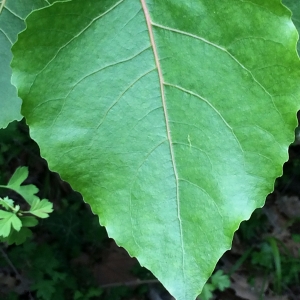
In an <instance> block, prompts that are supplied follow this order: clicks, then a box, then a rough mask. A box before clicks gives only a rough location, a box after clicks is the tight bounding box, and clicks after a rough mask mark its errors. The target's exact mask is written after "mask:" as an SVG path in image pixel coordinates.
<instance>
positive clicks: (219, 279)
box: [197, 270, 230, 300]
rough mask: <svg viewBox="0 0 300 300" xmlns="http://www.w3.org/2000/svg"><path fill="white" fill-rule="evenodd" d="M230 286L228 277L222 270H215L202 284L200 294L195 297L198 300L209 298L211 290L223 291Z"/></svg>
mask: <svg viewBox="0 0 300 300" xmlns="http://www.w3.org/2000/svg"><path fill="white" fill-rule="evenodd" d="M229 287H230V278H229V276H228V275H226V274H224V272H223V271H222V270H218V271H217V272H215V273H214V274H213V275H212V276H211V277H210V279H209V280H208V282H207V283H206V284H205V285H204V287H203V290H202V293H201V295H200V296H199V297H198V298H197V299H198V300H211V299H212V297H213V292H214V291H216V290H219V291H224V290H225V289H227V288H229Z"/></svg>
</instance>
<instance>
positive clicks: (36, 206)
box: [29, 198, 53, 219]
mask: <svg viewBox="0 0 300 300" xmlns="http://www.w3.org/2000/svg"><path fill="white" fill-rule="evenodd" d="M29 212H30V213H32V214H33V215H35V216H37V217H40V218H42V219H44V218H48V217H49V215H48V214H49V213H51V212H53V204H52V203H51V202H49V201H48V200H47V199H42V200H40V199H38V198H37V199H34V201H33V202H32V204H31V209H30V211H29Z"/></svg>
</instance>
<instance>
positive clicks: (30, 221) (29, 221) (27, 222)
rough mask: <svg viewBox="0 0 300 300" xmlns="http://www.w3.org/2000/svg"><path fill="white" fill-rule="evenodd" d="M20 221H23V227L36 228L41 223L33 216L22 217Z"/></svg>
mask: <svg viewBox="0 0 300 300" xmlns="http://www.w3.org/2000/svg"><path fill="white" fill-rule="evenodd" d="M20 219H21V221H22V226H23V227H34V226H36V225H37V224H38V223H39V221H38V220H37V219H36V218H35V217H31V216H28V217H27V216H26V217H21V218H20Z"/></svg>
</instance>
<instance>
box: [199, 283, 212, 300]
mask: <svg viewBox="0 0 300 300" xmlns="http://www.w3.org/2000/svg"><path fill="white" fill-rule="evenodd" d="M214 290H215V287H214V286H213V285H212V284H211V283H207V284H205V286H204V287H203V290H202V293H201V295H200V299H201V300H210V299H212V297H213V294H212V293H213V292H214Z"/></svg>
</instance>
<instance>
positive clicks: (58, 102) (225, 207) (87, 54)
mask: <svg viewBox="0 0 300 300" xmlns="http://www.w3.org/2000/svg"><path fill="white" fill-rule="evenodd" d="M86 3H90V2H88V1H87V2H86ZM142 4H144V6H143V5H142ZM145 5H146V6H145ZM165 5H168V6H165ZM191 5H192V8H191ZM91 7H92V8H91ZM142 7H144V11H143V10H141V8H142ZM70 9H72V11H73V12H74V13H75V14H76V15H78V19H76V26H74V23H72V20H69V19H67V20H66V18H68V14H67V13H66V12H69V11H70ZM146 10H147V12H146ZM208 11H209V12H210V13H207V12H208ZM249 11H250V12H251V13H250V14H249ZM161 12H164V14H162V13H161ZM55 14H56V15H57V16H60V17H61V18H62V16H63V18H62V19H61V20H59V17H58V19H57V23H56V26H57V28H53V24H52V22H51V20H52V19H51V18H52V17H53V15H55ZM83 15H84V18H83V17H82V16H83ZM145 15H146V16H149V18H150V19H149V20H148V23H147V22H146V21H147V20H145ZM249 15H251V17H250V18H248V16H249ZM49 16H51V18H49ZM146 19H147V18H146ZM116 20H118V21H117V22H116ZM199 20H201V22H199ZM227 20H230V23H229V22H227ZM241 20H247V21H248V23H243V22H241ZM261 20H266V23H262V21H261ZM258 21H259V22H258ZM68 22H70V23H71V24H72V26H70V27H68V28H67V30H68V34H66V33H65V32H64V33H60V34H57V31H58V29H59V28H61V27H62V26H65V24H66V23H68ZM222 22H223V23H225V24H226V26H221V25H220V24H221V23H222ZM50 23H51V25H50ZM27 24H28V32H37V33H38V35H37V36H35V37H32V35H31V36H30V33H28V32H27V33H26V32H24V34H23V35H21V36H20V39H19V42H18V44H17V45H16V47H14V54H15V56H16V58H18V57H19V60H20V58H21V57H22V58H23V57H24V56H26V57H27V59H26V61H27V62H28V65H26V78H25V76H24V74H23V73H24V71H23V70H21V68H20V67H19V66H18V63H17V62H18V59H16V60H15V62H14V63H13V66H14V72H15V73H14V80H15V82H16V84H17V85H18V87H19V91H20V95H22V98H23V100H24V107H23V109H24V110H23V112H24V114H25V115H26V117H27V120H28V123H29V125H30V127H31V133H32V136H33V138H34V139H36V140H37V141H38V142H39V144H40V146H41V151H42V155H43V156H44V157H46V158H47V160H48V162H49V166H50V168H51V169H53V170H56V171H58V172H59V173H60V175H61V176H62V177H63V178H64V179H66V180H67V181H69V182H70V183H71V184H72V186H73V188H75V189H77V190H79V191H80V192H81V193H82V194H83V196H84V198H85V199H86V201H87V202H89V203H90V204H91V206H92V208H93V211H94V212H95V213H97V214H98V215H99V216H100V220H101V223H102V224H103V225H105V226H106V227H107V231H108V233H109V235H110V236H112V237H114V238H115V239H116V241H117V243H118V244H119V245H121V246H123V247H125V248H126V249H127V250H128V251H129V253H130V254H131V255H133V256H136V257H137V258H138V259H139V261H140V263H141V264H142V265H145V266H146V267H148V268H149V269H150V270H151V271H152V272H153V273H154V274H155V275H156V276H157V277H158V278H159V279H160V280H161V281H162V282H163V284H164V285H165V286H166V287H167V289H168V290H169V291H170V292H171V293H172V294H173V295H176V298H177V299H192V298H195V297H196V295H197V294H198V293H200V291H201V288H202V286H203V285H204V283H205V281H206V280H207V279H208V277H209V276H210V275H211V272H212V271H213V268H214V266H215V263H216V262H217V260H218V259H219V258H220V256H221V255H222V254H223V252H224V251H226V250H227V249H229V248H230V243H231V239H232V235H233V232H234V231H235V230H236V229H237V227H238V226H239V223H240V222H241V221H242V220H243V219H247V218H249V216H250V214H251V212H252V211H253V210H254V209H255V208H256V207H259V206H262V205H263V202H264V199H265V196H266V195H267V194H268V193H269V192H270V191H271V190H272V188H273V181H274V179H275V178H276V177H277V176H279V175H280V173H281V167H282V163H283V162H284V161H285V160H286V159H287V147H288V144H289V143H290V142H291V141H292V138H293V130H294V127H295V125H296V122H295V121H296V120H295V112H296V110H297V108H298V104H297V103H296V101H295V98H297V97H298V96H299V95H300V93H299V88H298V85H297V81H298V80H299V71H298V69H299V60H298V58H297V57H295V56H293V55H294V54H292V52H293V51H292V49H293V47H295V44H296V31H295V30H294V29H293V28H292V25H291V22H290V19H289V16H288V15H287V12H286V11H285V10H284V8H283V7H282V5H281V4H280V1H275V2H274V1H265V2H264V3H263V4H262V5H261V6H258V5H257V3H256V1H254V0H253V1H248V2H247V3H240V2H239V1H233V0H232V1H228V2H226V3H223V2H221V1H218V3H217V4H216V3H211V1H191V2H189V3H186V2H184V1H174V2H172V3H170V2H168V3H167V2H162V1H147V3H146V2H139V1H114V2H111V1H103V2H101V4H100V3H98V4H95V3H93V5H91V6H89V5H88V4H82V3H81V2H80V1H72V2H70V3H65V4H57V5H54V6H53V7H51V8H49V9H46V10H42V11H39V12H38V13H36V14H32V15H31V16H30V17H29V18H28V21H27ZM33 24H35V26H40V30H39V29H37V28H38V27H37V28H34V27H33ZM147 24H148V26H147ZM47 26H48V27H49V28H51V29H52V30H53V32H51V31H50V34H49V33H48V34H47V36H45V35H44V34H43V30H42V28H45V27H47ZM150 27H151V28H152V29H151V30H152V36H153V37H152V41H151V34H150V38H149V32H150V31H151V30H150V29H149V28H150ZM211 27H212V28H214V30H211ZM107 28H109V30H108V29H107ZM249 28H251V31H250V32H249ZM266 28H272V29H274V30H266ZM56 29H57V31H56ZM275 29H276V30H275ZM147 31H148V32H147ZM287 32H289V34H286V33H287ZM283 33H284V35H283ZM251 34H255V35H256V36H257V37H258V38H256V37H254V38H251ZM249 35H250V38H249ZM97 37H101V38H100V41H99V39H98V38H97ZM31 39H32V40H31ZM35 39H36V40H40V41H43V42H41V44H42V45H43V46H45V45H50V44H51V45H54V46H52V47H51V49H50V47H48V50H47V51H41V50H42V49H39V48H38V46H37V45H36V44H37V41H36V40H35ZM153 40H154V42H153ZM154 43H155V45H156V46H154ZM30 44H35V49H31V48H30ZM281 44H284V45H286V48H288V49H289V52H288V53H289V54H288V55H286V56H285V54H286V48H285V47H282V46H281ZM154 48H155V49H156V51H155V49H154ZM43 49H44V48H43ZM30 51H36V52H37V53H39V55H40V56H39V61H31V59H30V57H28V53H32V52H30ZM155 52H157V53H156V54H155ZM99 53H101V55H99ZM277 57H281V58H282V64H283V65H284V67H283V68H281V66H278V64H277ZM91 58H93V60H91ZM157 58H158V60H159V65H160V66H158V63H157ZM254 58H255V59H254ZM288 68H290V70H291V72H292V74H291V73H288V76H287V73H285V71H284V70H285V69H288ZM159 69H161V74H159ZM266 69H267V70H266ZM271 70H272V71H271ZM36 74H38V75H37V76H36ZM274 74H276V76H274ZM277 76H278V78H281V79H280V80H278V81H276V80H274V79H275V78H276V77H277ZM288 77H289V78H293V79H288V80H286V79H287V78H288ZM57 78H59V80H57ZM162 78H163V79H162ZM281 81H282V82H281ZM162 83H163V86H162ZM29 87H30V89H29ZM53 87H55V89H53ZM279 92H280V93H279ZM278 93H279V96H277V94H278ZM270 95H271V96H270ZM274 95H276V97H275V96H274ZM85 96H88V97H87V99H88V103H87V102H85V100H84V97H85ZM164 97H165V104H164V101H163V100H164V99H163V98H164ZM294 97H295V98H294ZM99 99H100V100H99ZM258 99H260V101H258ZM33 107H34V108H35V109H34V110H32V108H33ZM291 111H293V113H291ZM266 112H267V113H268V115H269V116H270V118H271V119H272V121H270V120H269V121H267V119H266V118H265V113H266ZM274 122H275V123H276V124H278V126H279V125H280V126H282V129H280V130H278V129H276V128H274ZM245 124H246V126H245ZM168 128H169V129H168ZM170 137H171V138H170ZM270 145H271V146H270ZM172 148H173V149H174V153H173V155H172V153H171V152H172ZM257 148H258V149H257ZM54 149H55V150H54ZM261 149H263V150H261ZM172 156H173V157H172ZM198 162H200V163H198ZM260 164H261V165H262V166H263V168H260V167H259V166H260ZM174 165H176V168H177V169H178V176H176V172H175V171H174ZM70 166H72V169H71V170H70ZM78 174H80V176H78ZM96 197H97V198H96ZM198 199H201V200H198ZM179 205H180V207H179ZM198 242H199V244H200V245H201V246H202V247H203V248H201V247H199V246H198V245H197V243H198ZM153 253H155V256H153ZM170 268H171V270H170Z"/></svg>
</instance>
